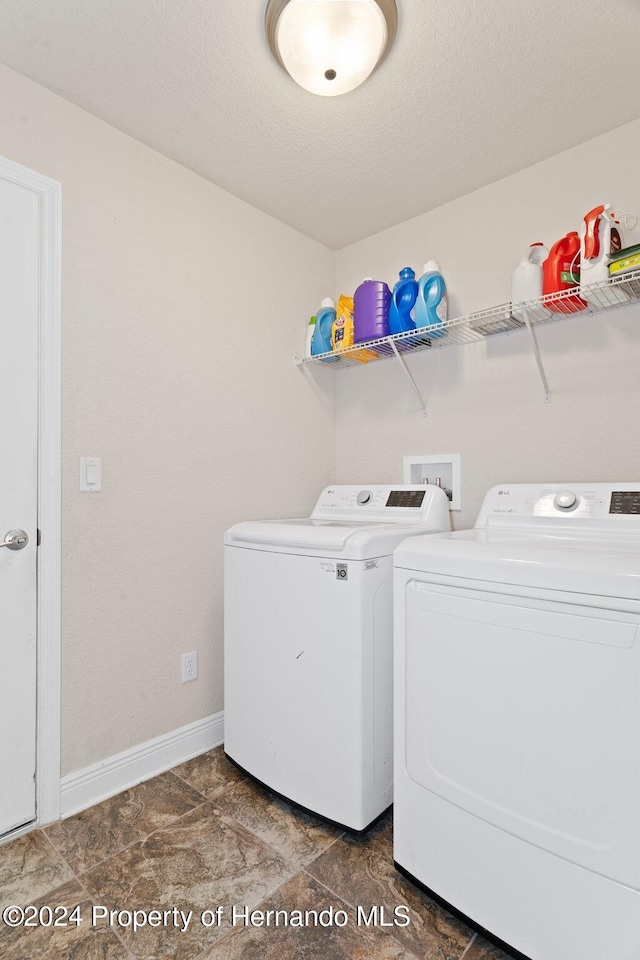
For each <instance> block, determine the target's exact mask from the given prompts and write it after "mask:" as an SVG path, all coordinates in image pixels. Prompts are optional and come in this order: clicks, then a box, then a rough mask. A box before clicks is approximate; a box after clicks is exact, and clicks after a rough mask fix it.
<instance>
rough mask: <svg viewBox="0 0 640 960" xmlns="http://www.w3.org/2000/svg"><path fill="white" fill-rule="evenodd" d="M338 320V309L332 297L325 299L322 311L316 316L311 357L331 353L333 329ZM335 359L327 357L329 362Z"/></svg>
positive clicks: (322, 303)
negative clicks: (336, 319) (334, 322)
mask: <svg viewBox="0 0 640 960" xmlns="http://www.w3.org/2000/svg"><path fill="white" fill-rule="evenodd" d="M335 318H336V307H335V303H334V302H333V300H332V299H331V297H325V299H324V300H323V301H322V302H321V304H320V309H319V310H318V312H317V314H316V325H315V330H314V331H313V337H312V338H311V356H312V357H315V356H317V355H318V354H319V353H329V352H330V351H331V328H332V327H333V321H334V320H335ZM333 359H334V358H333V357H327V360H329V361H331V360H333Z"/></svg>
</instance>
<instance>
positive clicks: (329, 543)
mask: <svg viewBox="0 0 640 960" xmlns="http://www.w3.org/2000/svg"><path fill="white" fill-rule="evenodd" d="M448 529H450V522H449V503H448V500H447V498H446V496H445V494H444V492H443V491H442V490H441V489H440V488H438V487H435V486H426V487H425V486H406V485H399V486H369V487H366V488H365V487H357V486H333V487H328V488H327V489H326V490H324V491H323V492H322V494H321V496H320V499H319V500H318V502H317V504H316V506H315V508H314V511H313V513H312V514H311V517H309V518H305V519H301V520H274V521H262V522H258V521H254V522H247V523H239V524H237V525H236V526H234V527H232V528H231V529H230V530H229V531H228V532H227V534H226V536H225V702H224V727H225V752H226V754H227V756H228V757H229V758H230V759H231V760H233V761H234V763H236V764H237V765H238V766H240V767H242V768H243V769H244V770H245V771H246V772H248V773H249V774H251V775H252V776H253V777H254V778H256V779H257V780H259V781H260V782H261V783H263V784H265V785H266V786H267V787H269V788H270V789H271V790H273V791H275V792H276V793H278V794H280V795H281V796H283V797H285V798H286V799H288V800H291V801H293V802H294V803H295V804H297V805H299V806H301V807H303V808H305V809H306V810H308V811H311V812H312V813H314V814H317V815H319V816H321V817H323V818H325V819H327V820H331V821H334V822H335V823H337V824H340V825H341V826H344V827H347V828H349V829H351V830H354V831H361V830H364V829H366V828H367V827H368V826H369V825H370V824H371V823H372V821H373V820H375V819H376V817H378V816H379V815H380V814H381V813H383V812H384V810H385V809H386V808H387V807H388V806H389V805H390V804H391V799H392V777H393V762H392V750H393V738H392V728H391V725H392V664H393V636H392V634H393V618H392V593H393V590H392V584H393V557H392V554H393V550H394V548H395V547H396V546H397V545H398V544H399V543H400V541H401V540H403V539H404V538H405V537H408V536H411V535H412V534H420V533H426V532H429V531H432V532H433V531H443V530H448Z"/></svg>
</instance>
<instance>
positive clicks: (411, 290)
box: [389, 267, 418, 333]
mask: <svg viewBox="0 0 640 960" xmlns="http://www.w3.org/2000/svg"><path fill="white" fill-rule="evenodd" d="M417 296H418V281H417V280H416V274H415V271H414V270H412V269H411V267H403V268H402V270H401V271H400V279H399V280H398V282H397V283H396V285H395V287H394V288H393V293H392V294H391V305H390V306H389V333H405V332H406V331H407V330H415V328H416V322H415V320H414V319H413V308H414V307H415V303H416V297H417Z"/></svg>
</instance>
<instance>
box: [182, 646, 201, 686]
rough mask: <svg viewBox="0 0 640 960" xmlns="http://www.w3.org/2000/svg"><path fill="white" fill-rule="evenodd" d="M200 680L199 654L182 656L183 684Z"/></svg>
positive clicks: (195, 651) (184, 654)
mask: <svg viewBox="0 0 640 960" xmlns="http://www.w3.org/2000/svg"><path fill="white" fill-rule="evenodd" d="M197 679H198V652H197V650H194V651H193V653H183V654H182V682H183V683H189V681H190V680H197Z"/></svg>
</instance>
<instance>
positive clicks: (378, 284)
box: [353, 277, 391, 343]
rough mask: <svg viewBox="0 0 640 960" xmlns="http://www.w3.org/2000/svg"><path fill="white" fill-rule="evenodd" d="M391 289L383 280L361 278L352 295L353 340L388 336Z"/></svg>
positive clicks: (356, 341) (355, 341)
mask: <svg viewBox="0 0 640 960" xmlns="http://www.w3.org/2000/svg"><path fill="white" fill-rule="evenodd" d="M390 303H391V290H389V287H388V286H387V285H386V283H385V282H384V280H371V279H370V278H369V277H367V279H366V280H363V281H362V283H361V284H360V286H359V287H358V289H357V290H356V292H355V294H354V296H353V340H354V343H362V341H363V340H377V339H379V338H380V337H388V336H389V304H390Z"/></svg>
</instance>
